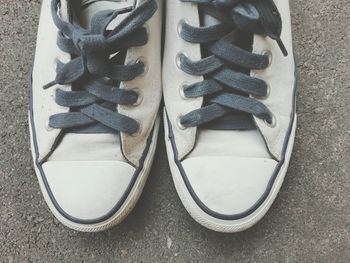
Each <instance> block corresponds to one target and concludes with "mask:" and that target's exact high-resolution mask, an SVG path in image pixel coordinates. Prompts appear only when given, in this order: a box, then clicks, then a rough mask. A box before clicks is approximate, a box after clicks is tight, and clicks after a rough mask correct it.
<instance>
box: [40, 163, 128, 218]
mask: <svg viewBox="0 0 350 263" xmlns="http://www.w3.org/2000/svg"><path fill="white" fill-rule="evenodd" d="M42 168H43V171H44V174H45V177H46V180H47V183H48V186H49V188H50V191H49V192H51V195H50V197H51V200H53V202H54V203H56V206H57V205H58V206H59V208H60V209H61V210H62V211H63V212H64V213H65V214H66V215H68V216H69V217H72V218H75V219H78V220H81V221H84V220H87V221H91V220H97V219H99V218H102V217H105V216H106V215H108V214H109V213H111V211H112V210H113V209H117V208H116V206H117V204H118V203H119V202H120V201H121V199H122V198H123V196H124V195H125V194H126V192H127V190H128V186H129V184H130V183H131V181H132V178H133V175H134V173H135V168H134V167H132V166H131V165H129V164H127V163H124V162H118V161H96V162H85V161H73V162H55V161H49V162H47V163H44V164H43V166H42ZM49 194H50V193H49ZM56 208H57V207H56ZM60 209H59V210H60ZM62 211H60V212H61V213H62Z"/></svg>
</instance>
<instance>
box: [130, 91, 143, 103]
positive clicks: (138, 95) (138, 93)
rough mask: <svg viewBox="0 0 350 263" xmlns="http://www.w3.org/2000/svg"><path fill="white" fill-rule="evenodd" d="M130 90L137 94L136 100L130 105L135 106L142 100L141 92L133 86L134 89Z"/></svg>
mask: <svg viewBox="0 0 350 263" xmlns="http://www.w3.org/2000/svg"><path fill="white" fill-rule="evenodd" d="M131 90H132V91H134V92H135V93H136V94H137V100H136V101H135V102H134V103H133V104H132V106H134V107H137V106H139V105H140V104H141V103H142V101H143V96H142V93H141V91H140V89H138V88H134V89H131Z"/></svg>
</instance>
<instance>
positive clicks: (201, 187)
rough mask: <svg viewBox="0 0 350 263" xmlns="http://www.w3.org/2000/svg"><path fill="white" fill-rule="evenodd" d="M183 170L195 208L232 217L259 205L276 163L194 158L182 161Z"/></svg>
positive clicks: (266, 160) (231, 158)
mask: <svg viewBox="0 0 350 263" xmlns="http://www.w3.org/2000/svg"><path fill="white" fill-rule="evenodd" d="M182 166H183V168H184V171H185V174H186V177H187V178H188V183H189V185H190V188H192V191H193V193H194V194H195V195H193V193H192V196H195V199H197V200H196V202H197V204H198V203H201V206H202V208H203V206H204V207H205V209H206V210H208V211H210V212H212V213H215V214H220V215H223V216H235V215H239V214H242V213H245V212H246V211H248V210H249V209H252V207H254V206H255V205H256V204H257V203H258V201H259V199H260V198H261V197H262V196H263V195H264V193H265V191H266V189H267V188H268V185H269V182H270V179H271V177H272V175H273V174H274V171H275V168H276V166H277V162H276V161H275V160H271V159H264V158H239V157H193V158H189V159H187V160H185V161H183V162H182ZM208 211H206V212H207V213H208Z"/></svg>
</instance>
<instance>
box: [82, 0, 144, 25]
mask: <svg viewBox="0 0 350 263" xmlns="http://www.w3.org/2000/svg"><path fill="white" fill-rule="evenodd" d="M136 2H137V0H81V5H80V7H81V8H80V10H81V11H80V14H79V18H80V23H81V25H82V26H83V27H84V28H90V25H91V21H92V19H93V17H94V16H95V15H96V14H97V13H98V12H100V11H105V10H113V11H120V12H121V14H120V15H118V16H117V17H116V18H115V19H114V20H113V21H112V22H111V23H110V25H109V26H108V29H113V28H114V27H116V26H117V25H118V24H119V23H120V22H121V21H123V20H124V19H125V17H126V16H127V15H129V13H130V12H131V11H132V10H133V9H134V8H135V6H136Z"/></svg>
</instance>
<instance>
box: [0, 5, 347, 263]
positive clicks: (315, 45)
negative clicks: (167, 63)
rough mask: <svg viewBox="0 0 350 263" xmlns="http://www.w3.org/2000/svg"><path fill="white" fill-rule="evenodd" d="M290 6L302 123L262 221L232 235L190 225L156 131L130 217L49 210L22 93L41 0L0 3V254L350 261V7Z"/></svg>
mask: <svg viewBox="0 0 350 263" xmlns="http://www.w3.org/2000/svg"><path fill="white" fill-rule="evenodd" d="M171 1H173V0H171ZM291 7H292V19H293V31H294V46H295V52H296V54H297V57H298V62H297V63H298V68H299V71H300V76H299V93H298V112H299V127H298V131H297V138H296V144H295V151H294V154H293V158H292V161H291V166H290V169H289V172H288V174H287V178H286V181H285V183H284V185H283V187H282V190H281V192H280V194H279V196H278V198H277V200H276V202H275V203H274V205H273V207H272V209H271V210H270V211H269V212H268V214H267V215H266V217H265V218H264V219H263V220H262V221H261V222H260V223H259V224H257V225H256V226H255V227H253V228H252V229H250V230H248V231H246V232H243V233H239V234H233V235H224V234H219V233H215V232H212V231H209V230H206V229H204V228H202V227H201V226H199V225H198V224H197V223H195V222H194V221H193V220H192V219H191V217H190V216H189V215H188V214H187V212H186V211H185V209H184V208H183V206H182V205H181V203H180V200H179V198H178V196H177V194H176V192H175V189H174V186H173V183H172V179H171V175H170V171H169V167H168V164H167V158H166V153H165V148H164V143H163V133H162V134H161V135H160V140H159V147H158V153H157V156H156V159H155V163H154V166H153V170H152V173H151V176H150V180H149V181H148V184H147V186H146V188H145V191H144V194H143V195H142V197H141V200H140V201H139V203H138V205H137V206H136V208H135V209H134V211H133V212H132V213H131V215H130V216H129V217H128V218H127V220H125V222H124V223H122V224H121V225H119V226H117V227H115V228H113V229H111V230H109V231H106V232H103V233H98V234H84V233H78V232H74V231H71V230H69V229H67V228H65V227H64V226H62V225H61V224H59V223H58V222H57V221H56V220H55V219H54V218H53V216H52V215H51V213H50V212H49V210H48V208H47V206H46V204H45V202H44V199H43V197H42V195H41V192H40V189H39V185H38V183H37V179H36V176H35V173H34V170H33V168H32V161H31V155H30V151H29V135H28V124H27V104H28V95H27V94H28V76H29V70H30V67H31V62H32V58H33V53H34V48H35V40H36V31H37V24H38V17H39V11H40V1H39V0H12V1H8V0H0V25H1V26H0V54H1V57H0V58H1V64H2V65H1V67H0V77H1V88H0V262H349V261H350V158H349V157H350V145H349V144H350V133H349V130H350V120H349V113H350V107H349V104H350V71H349V65H350V27H349V24H350V4H349V1H348V0H332V1H325V0H309V1H304V0H293V1H291Z"/></svg>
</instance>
